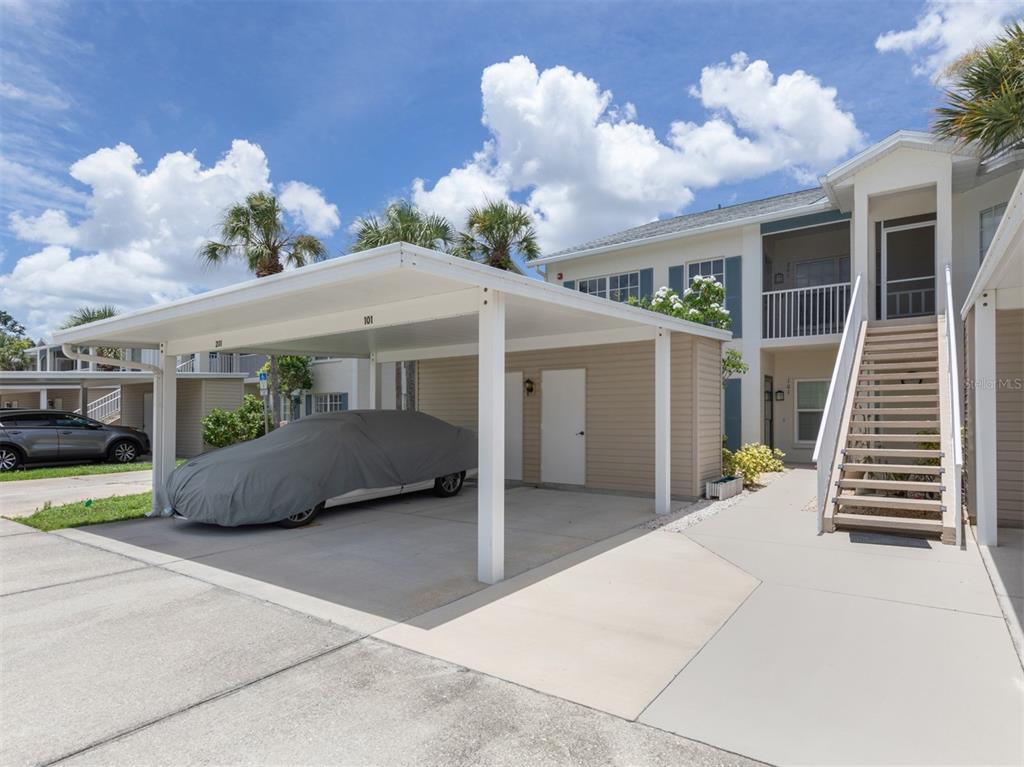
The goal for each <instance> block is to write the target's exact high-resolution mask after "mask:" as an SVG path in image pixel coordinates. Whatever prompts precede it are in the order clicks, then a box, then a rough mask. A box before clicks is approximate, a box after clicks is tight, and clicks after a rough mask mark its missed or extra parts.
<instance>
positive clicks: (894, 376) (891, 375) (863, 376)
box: [858, 370, 939, 381]
mask: <svg viewBox="0 0 1024 767" xmlns="http://www.w3.org/2000/svg"><path fill="white" fill-rule="evenodd" d="M858 375H859V380H874V381H899V380H901V379H904V378H917V379H919V380H924V379H926V378H934V379H935V380H936V381H937V380H938V379H939V371H938V370H915V371H913V372H911V373H907V372H902V371H898V370H894V371H892V372H887V373H870V372H868V371H865V370H861V371H860V373H859V374H858Z"/></svg>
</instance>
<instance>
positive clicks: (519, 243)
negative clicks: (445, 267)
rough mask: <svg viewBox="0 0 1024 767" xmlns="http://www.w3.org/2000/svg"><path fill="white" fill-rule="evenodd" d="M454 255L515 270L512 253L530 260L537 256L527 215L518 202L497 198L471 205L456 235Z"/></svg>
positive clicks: (499, 267)
mask: <svg viewBox="0 0 1024 767" xmlns="http://www.w3.org/2000/svg"><path fill="white" fill-rule="evenodd" d="M454 252H455V255H457V256H462V257H463V258H468V259H471V260H473V261H479V262H480V263H484V264H487V265H488V266H493V267H495V268H496V269H506V270H508V271H512V272H518V271H520V270H519V267H518V266H517V265H516V262H515V259H514V256H515V255H516V254H518V255H520V256H521V257H522V258H523V259H524V260H526V261H532V260H533V259H535V258H537V256H539V255H540V246H539V245H538V244H537V232H536V231H535V230H534V228H533V219H532V218H531V217H530V214H529V213H528V212H527V211H526V210H525V209H524V208H522V207H520V206H519V205H516V204H514V203H511V202H509V201H508V200H500V201H498V202H488V203H486V204H485V205H484V206H483V207H479V208H470V209H469V211H468V212H467V214H466V230H465V231H464V232H462V233H461V234H460V235H459V241H458V244H457V245H456V247H455V251H454Z"/></svg>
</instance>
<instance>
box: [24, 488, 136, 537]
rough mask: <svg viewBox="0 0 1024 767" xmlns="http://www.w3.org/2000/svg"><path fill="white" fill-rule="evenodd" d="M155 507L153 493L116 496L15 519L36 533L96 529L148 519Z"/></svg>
mask: <svg viewBox="0 0 1024 767" xmlns="http://www.w3.org/2000/svg"><path fill="white" fill-rule="evenodd" d="M152 507H153V503H152V493H137V494H136V495H115V496H114V497H113V498H98V499H96V500H95V501H93V502H92V505H90V506H86V502H85V501H76V502H75V503H66V504H64V505H63V506H50V507H49V508H42V509H40V510H39V511H37V512H36V513H35V514H33V515H32V516H31V517H14V518H13V519H14V521H15V522H20V523H21V524H23V525H29V526H30V527H34V528H36V529H37V530H43V531H47V530H60V529H61V528H64V527H78V526H79V525H95V524H97V523H99V522H116V521H117V520H119V519H136V518H137V517H142V516H145V514H146V512H148V511H149V510H150V509H151V508H152Z"/></svg>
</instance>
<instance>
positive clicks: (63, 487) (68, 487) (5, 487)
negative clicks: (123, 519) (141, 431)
mask: <svg viewBox="0 0 1024 767" xmlns="http://www.w3.org/2000/svg"><path fill="white" fill-rule="evenodd" d="M152 489H153V472H152V470H150V469H145V470H143V471H117V472H113V473H111V474H86V475H84V476H80V477H56V478H53V479H19V480H13V481H8V482H3V483H0V515H2V516H5V517H27V516H30V515H31V514H32V513H33V512H35V511H37V510H39V509H40V508H42V506H43V504H44V503H46V502H47V501H49V502H50V503H51V504H53V505H54V506H60V505H62V504H65V503H74V502H75V501H84V500H86V499H88V498H93V499H96V498H109V497H111V496H114V495H133V494H135V493H148V492H149V491H150V490H152Z"/></svg>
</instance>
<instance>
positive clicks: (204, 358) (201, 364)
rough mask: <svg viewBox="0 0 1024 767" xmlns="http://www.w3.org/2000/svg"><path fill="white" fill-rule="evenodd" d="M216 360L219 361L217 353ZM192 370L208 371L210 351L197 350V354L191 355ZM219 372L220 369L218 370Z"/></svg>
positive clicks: (198, 371) (197, 371)
mask: <svg viewBox="0 0 1024 767" xmlns="http://www.w3.org/2000/svg"><path fill="white" fill-rule="evenodd" d="M217 362H218V363H219V362H220V357H219V355H218V359H217ZM192 370H193V371H194V372H196V373H209V372H210V353H209V352H199V353H198V354H193V355H192ZM218 372H220V371H218Z"/></svg>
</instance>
